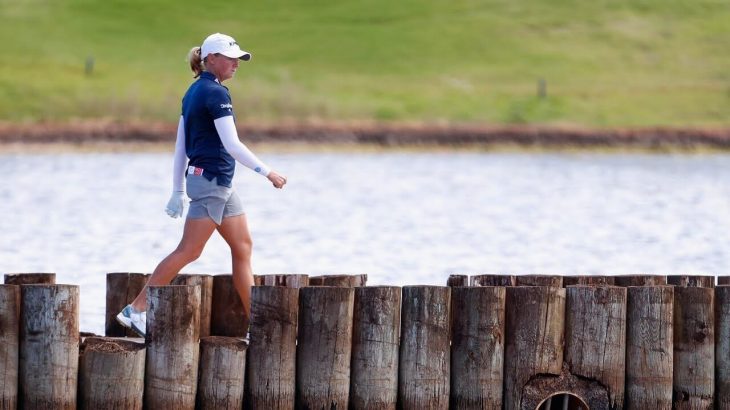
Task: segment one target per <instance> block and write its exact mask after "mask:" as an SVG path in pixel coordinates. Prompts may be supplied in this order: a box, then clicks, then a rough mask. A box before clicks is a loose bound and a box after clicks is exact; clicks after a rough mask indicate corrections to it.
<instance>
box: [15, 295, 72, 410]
mask: <svg viewBox="0 0 730 410" xmlns="http://www.w3.org/2000/svg"><path fill="white" fill-rule="evenodd" d="M20 295H21V296H20V297H21V310H20V361H19V379H18V381H19V388H20V394H19V403H18V408H24V409H48V408H53V409H64V410H65V409H69V410H71V409H76V405H77V401H76V391H77V387H78V368H79V287H78V286H74V285H47V284H44V285H23V286H21V287H20Z"/></svg>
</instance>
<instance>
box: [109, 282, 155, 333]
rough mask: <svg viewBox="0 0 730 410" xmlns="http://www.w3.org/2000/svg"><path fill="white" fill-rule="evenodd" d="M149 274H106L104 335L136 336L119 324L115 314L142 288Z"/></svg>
mask: <svg viewBox="0 0 730 410" xmlns="http://www.w3.org/2000/svg"><path fill="white" fill-rule="evenodd" d="M150 276H151V275H150V274H148V273H133V272H113V273H107V274H106V319H105V324H104V334H105V335H106V336H131V337H135V336H137V334H136V333H134V332H133V331H132V330H131V329H127V328H126V327H124V326H122V325H120V324H119V322H117V319H116V316H117V314H118V313H119V312H120V311H121V310H122V309H124V307H125V306H127V305H128V304H130V303H132V301H133V300H134V298H136V297H137V295H138V294H139V292H141V291H142V289H144V285H145V284H146V283H147V280H148V279H149V277H150Z"/></svg>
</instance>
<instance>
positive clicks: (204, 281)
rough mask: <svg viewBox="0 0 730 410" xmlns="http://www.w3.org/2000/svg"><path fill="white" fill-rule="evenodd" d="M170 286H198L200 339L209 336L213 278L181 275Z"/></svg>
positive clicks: (188, 274)
mask: <svg viewBox="0 0 730 410" xmlns="http://www.w3.org/2000/svg"><path fill="white" fill-rule="evenodd" d="M170 285H188V286H200V332H199V334H200V337H201V338H203V337H207V336H210V316H211V309H212V308H213V277H212V276H211V275H199V274H190V273H181V274H179V275H177V276H175V278H174V279H173V280H172V282H170Z"/></svg>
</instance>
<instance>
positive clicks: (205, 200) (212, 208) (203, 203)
mask: <svg viewBox="0 0 730 410" xmlns="http://www.w3.org/2000/svg"><path fill="white" fill-rule="evenodd" d="M186 188H187V193H188V197H190V209H188V216H187V217H188V218H190V219H200V218H210V219H212V220H213V221H214V222H215V223H216V224H218V225H220V224H221V222H223V218H227V217H229V216H236V215H242V214H243V213H244V211H243V205H242V204H241V199H240V198H238V195H237V194H236V191H235V190H234V189H233V188H228V187H225V186H222V185H218V181H217V178H213V179H212V180H210V181H208V180H207V179H206V178H205V177H204V176H202V175H188V178H187V181H186Z"/></svg>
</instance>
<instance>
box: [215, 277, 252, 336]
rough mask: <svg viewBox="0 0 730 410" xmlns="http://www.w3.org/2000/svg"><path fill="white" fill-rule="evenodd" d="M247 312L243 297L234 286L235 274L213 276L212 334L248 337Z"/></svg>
mask: <svg viewBox="0 0 730 410" xmlns="http://www.w3.org/2000/svg"><path fill="white" fill-rule="evenodd" d="M247 332H248V329H247V327H246V313H245V312H244V310H243V304H242V303H241V297H240V296H238V292H236V288H235V287H233V276H232V275H231V274H230V273H229V274H225V275H214V276H213V300H212V302H211V312H210V335H211V336H230V337H246V333H247Z"/></svg>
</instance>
